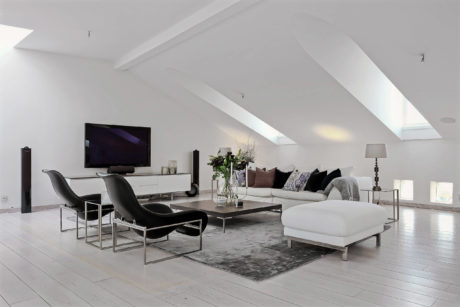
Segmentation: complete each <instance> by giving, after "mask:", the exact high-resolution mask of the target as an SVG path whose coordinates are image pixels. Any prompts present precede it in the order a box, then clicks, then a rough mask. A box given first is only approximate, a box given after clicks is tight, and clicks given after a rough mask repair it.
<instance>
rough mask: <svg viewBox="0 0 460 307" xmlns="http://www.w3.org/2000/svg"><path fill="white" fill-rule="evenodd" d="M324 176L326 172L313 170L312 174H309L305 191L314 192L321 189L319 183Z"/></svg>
mask: <svg viewBox="0 0 460 307" xmlns="http://www.w3.org/2000/svg"><path fill="white" fill-rule="evenodd" d="M326 176H327V171H324V172H320V171H319V170H318V169H315V170H314V171H313V173H311V175H310V178H308V181H307V185H306V186H305V191H310V192H316V191H318V190H319V189H321V183H322V182H323V180H324V178H326Z"/></svg>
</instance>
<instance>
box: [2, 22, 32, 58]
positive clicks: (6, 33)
mask: <svg viewBox="0 0 460 307" xmlns="http://www.w3.org/2000/svg"><path fill="white" fill-rule="evenodd" d="M32 31H33V30H30V29H25V28H19V27H13V26H7V25H2V24H0V53H3V52H5V51H7V50H9V49H11V48H13V47H14V46H16V45H17V44H18V43H19V42H20V41H22V40H23V39H24V38H25V37H26V36H27V35H29V34H30V33H32Z"/></svg>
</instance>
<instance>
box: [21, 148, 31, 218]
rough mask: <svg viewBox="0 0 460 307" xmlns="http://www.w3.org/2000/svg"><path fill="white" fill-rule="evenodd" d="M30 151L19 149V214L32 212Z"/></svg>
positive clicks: (29, 149)
mask: <svg viewBox="0 0 460 307" xmlns="http://www.w3.org/2000/svg"><path fill="white" fill-rule="evenodd" d="M31 190H32V149H31V148H29V147H27V146H26V147H24V148H21V213H30V212H32V192H31Z"/></svg>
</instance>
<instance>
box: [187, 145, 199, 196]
mask: <svg viewBox="0 0 460 307" xmlns="http://www.w3.org/2000/svg"><path fill="white" fill-rule="evenodd" d="M185 193H186V194H187V195H188V196H189V197H193V196H195V195H197V194H199V193H200V152H199V151H198V150H196V149H195V150H194V151H193V156H192V186H191V187H190V191H187V192H185Z"/></svg>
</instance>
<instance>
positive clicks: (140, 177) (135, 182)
mask: <svg viewBox="0 0 460 307" xmlns="http://www.w3.org/2000/svg"><path fill="white" fill-rule="evenodd" d="M124 177H125V178H126V180H127V181H128V182H129V183H130V184H131V186H132V187H133V190H134V193H135V194H136V195H137V196H144V195H154V194H171V200H172V199H173V198H174V193H177V192H186V191H190V187H191V184H192V175H191V174H189V173H178V174H175V175H161V174H155V173H137V174H136V173H134V174H127V175H124ZM65 178H66V180H67V182H68V183H69V185H70V186H71V187H72V189H73V190H74V191H75V193H77V194H78V195H85V194H93V193H101V194H102V203H110V199H109V197H108V195H107V189H106V188H105V184H104V181H103V180H102V179H101V178H100V177H98V176H96V175H94V176H92V175H90V176H68V177H67V176H66V177H65Z"/></svg>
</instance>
